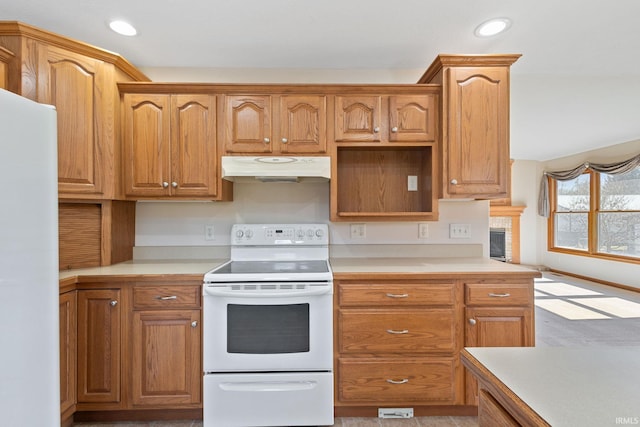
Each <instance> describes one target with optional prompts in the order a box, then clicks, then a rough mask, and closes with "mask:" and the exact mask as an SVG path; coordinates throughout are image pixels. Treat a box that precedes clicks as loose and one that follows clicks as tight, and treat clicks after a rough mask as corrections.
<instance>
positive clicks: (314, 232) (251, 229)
mask: <svg viewBox="0 0 640 427" xmlns="http://www.w3.org/2000/svg"><path fill="white" fill-rule="evenodd" d="M231 244H232V245H247V246H249V245H251V246H256V245H259V246H271V245H273V246H276V245H328V244H329V226H328V225H327V224H234V225H233V226H232V227H231Z"/></svg>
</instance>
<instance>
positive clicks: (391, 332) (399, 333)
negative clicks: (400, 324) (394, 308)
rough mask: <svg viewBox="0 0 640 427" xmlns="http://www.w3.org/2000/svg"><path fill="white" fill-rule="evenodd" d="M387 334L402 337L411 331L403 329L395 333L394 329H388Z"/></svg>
mask: <svg viewBox="0 0 640 427" xmlns="http://www.w3.org/2000/svg"><path fill="white" fill-rule="evenodd" d="M387 333H388V334H395V335H401V334H408V333H409V330H408V329H403V330H401V331H394V330H393V329H387Z"/></svg>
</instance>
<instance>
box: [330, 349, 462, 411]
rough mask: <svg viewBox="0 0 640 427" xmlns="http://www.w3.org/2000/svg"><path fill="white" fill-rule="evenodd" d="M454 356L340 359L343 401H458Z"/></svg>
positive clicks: (340, 397)
mask: <svg viewBox="0 0 640 427" xmlns="http://www.w3.org/2000/svg"><path fill="white" fill-rule="evenodd" d="M455 371H456V365H455V362H454V360H453V358H437V359H436V358H430V359H355V358H354V359H349V358H346V359H339V360H338V398H339V399H340V400H341V401H343V402H363V403H364V402H389V403H393V402H399V403H405V402H425V403H428V402H434V403H436V402H437V403H439V404H453V403H455V385H456V374H455Z"/></svg>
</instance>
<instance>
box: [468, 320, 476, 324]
mask: <svg viewBox="0 0 640 427" xmlns="http://www.w3.org/2000/svg"><path fill="white" fill-rule="evenodd" d="M476 323H477V322H476V319H469V324H470V325H475V324H476Z"/></svg>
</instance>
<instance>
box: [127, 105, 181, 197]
mask: <svg viewBox="0 0 640 427" xmlns="http://www.w3.org/2000/svg"><path fill="white" fill-rule="evenodd" d="M169 104H170V103H169V96H167V95H148V94H143V95H137V94H125V95H124V129H125V131H124V158H125V165H124V170H125V179H124V182H125V194H126V195H127V196H136V195H139V196H167V195H169V193H170V191H171V190H170V186H169V182H170V155H171V153H170V148H169V144H170V138H171V136H170V133H169V132H170V126H171V122H170V119H169V114H170V113H169Z"/></svg>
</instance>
